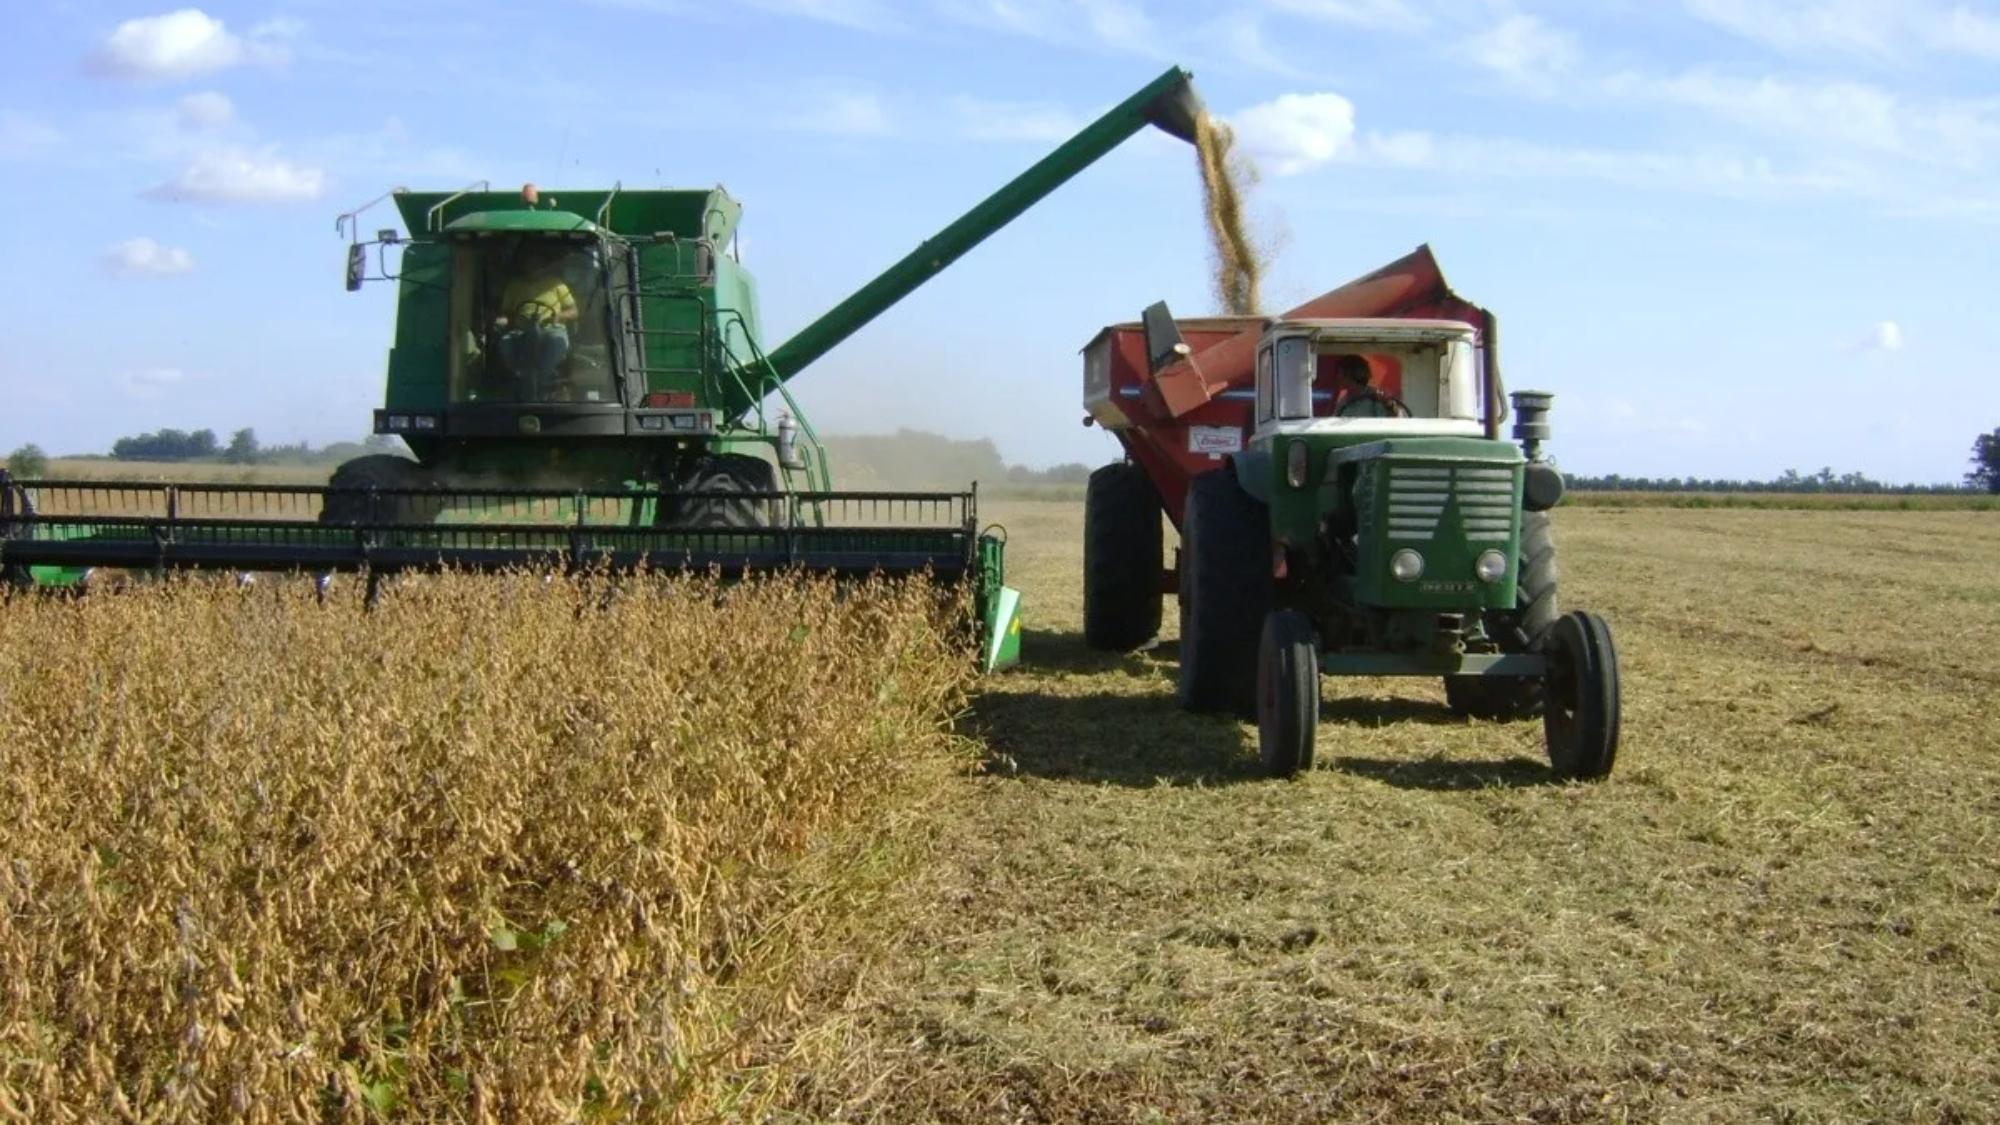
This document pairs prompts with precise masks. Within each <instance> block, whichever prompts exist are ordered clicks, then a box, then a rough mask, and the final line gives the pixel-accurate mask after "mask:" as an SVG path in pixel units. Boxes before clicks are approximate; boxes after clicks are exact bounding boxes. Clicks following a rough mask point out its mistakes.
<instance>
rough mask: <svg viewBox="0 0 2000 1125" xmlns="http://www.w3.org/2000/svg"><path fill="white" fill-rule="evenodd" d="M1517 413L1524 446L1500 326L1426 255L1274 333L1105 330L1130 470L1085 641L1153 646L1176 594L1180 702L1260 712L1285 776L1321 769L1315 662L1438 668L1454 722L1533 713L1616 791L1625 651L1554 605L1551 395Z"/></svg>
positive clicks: (1557, 757) (1561, 761)
mask: <svg viewBox="0 0 2000 1125" xmlns="http://www.w3.org/2000/svg"><path fill="white" fill-rule="evenodd" d="M1513 398H1514V413H1515V416H1516V421H1515V425H1514V430H1513V436H1514V438H1515V439H1516V440H1518V441H1519V442H1520V444H1519V445H1518V446H1517V445H1515V444H1513V443H1511V442H1508V441H1505V440H1502V438H1501V435H1500V426H1501V422H1502V419H1503V417H1504V414H1505V409H1504V407H1503V406H1502V405H1501V403H1502V389H1501V384H1500V370H1499V348H1498V335H1497V327H1496V322H1495V320H1494V317H1493V315H1492V314H1491V313H1489V312H1487V311H1486V310H1484V309H1481V308H1479V307H1478V306H1476V305H1473V304H1471V303H1469V302H1467V301H1465V300H1463V299H1462V298H1460V297H1458V296H1457V295H1456V294H1454V293H1453V292H1452V291H1451V290H1450V288H1449V287H1448V286H1447V285H1446V284H1445V282H1444V278H1443V275H1442V274H1441V273H1440V272H1439V270H1438V267H1437V262H1436V260H1435V259H1434V258H1433V257H1432V256H1431V254H1430V251H1429V249H1428V248H1420V249H1419V250H1417V251H1416V252H1415V253H1413V254H1411V255H1409V256H1408V257H1405V258H1403V259H1402V260H1400V261H1397V262H1395V263H1392V264H1391V265H1389V266H1387V267H1384V268H1383V269H1381V270H1378V271H1376V272H1375V273H1372V274H1369V275H1368V276H1366V277H1363V278H1360V279H1358V280H1356V281H1354V282H1351V283H1349V284H1347V285H1344V286H1342V287H1340V288H1338V289H1335V290H1333V291H1332V292H1330V293H1327V294H1325V295H1323V296H1321V297H1318V298H1316V299H1314V300H1312V301H1309V302H1307V303H1306V304H1304V305H1301V306H1299V307H1298V308H1296V309H1293V310H1291V311H1290V312H1287V313H1285V314H1283V315H1282V316H1279V317H1277V318H1274V319H1270V320H1263V319H1259V318H1254V317H1226V318H1209V319H1198V320H1186V321H1180V322H1176V321H1174V319H1173V318H1172V317H1171V315H1170V314H1169V313H1168V311H1167V309H1166V306H1165V305H1164V304H1160V305H1155V306H1153V307H1152V308H1150V309H1148V310H1146V312H1145V314H1144V316H1143V317H1142V318H1141V320H1140V321H1139V322H1137V323H1131V324H1121V325H1115V326H1113V327H1111V328H1107V329H1105V330H1104V331H1103V332H1102V333H1100V334H1099V335H1098V336H1097V338H1096V339H1095V340H1093V341H1092V342H1091V344H1090V346H1089V347H1087V348H1086V349H1085V350H1084V402H1085V407H1086V409H1088V410H1089V412H1090V415H1089V420H1090V421H1092V422H1095V423H1097V424H1099V425H1102V426H1103V427H1104V428H1106V429H1107V430H1109V431H1110V432H1111V433H1112V434H1113V435H1114V436H1116V437H1117V438H1118V440H1119V443H1120V444H1121V445H1123V446H1124V449H1125V453H1126V457H1127V459H1126V460H1124V461H1121V462H1118V463H1116V464H1112V465H1107V466H1105V467H1104V468H1101V469H1099V470H1097V471H1096V472H1095V473H1093V474H1092V476H1091V479H1090V485H1089V490H1088V492H1087V495H1086V509H1085V523H1084V528H1085V530H1084V535H1085V541H1084V568H1085V575H1084V621H1085V634H1086V638H1087V639H1088V641H1089V642H1090V643H1091V644H1092V645H1093V646H1095V647H1098V648H1101V649H1109V650H1129V649H1131V648H1134V647H1136V646H1138V645H1140V644H1142V643H1144V642H1145V641H1146V640H1147V639H1148V638H1150V637H1152V636H1153V635H1154V634H1155V633H1156V632H1157V631H1158V629H1159V626H1160V609H1161V599H1162V595H1163V593H1164V592H1165V591H1167V590H1169V589H1171V590H1173V591H1175V592H1176V593H1177V594H1178V601H1179V607H1180V636H1181V654H1180V669H1179V684H1178V688H1179V695H1180V701H1181V703H1182V705H1183V706H1184V707H1187V708H1188V709H1190V710H1196V711H1233V712H1236V713H1238V714H1240V715H1244V716H1246V717H1247V716H1249V715H1252V714H1254V715H1255V716H1256V718H1257V723H1258V741H1259V746H1260V751H1261V755H1262V758H1263V763H1264V766H1265V768H1266V769H1267V771H1269V772H1270V773H1272V774H1274V775H1278V776H1290V775H1291V774H1294V773H1296V772H1297V771H1299V770H1301V769H1305V768H1308V767H1310V766H1311V764H1312V759H1313V752H1314V736H1315V730H1316V727H1317V722H1318V714H1319V676H1320V674H1321V673H1322V672H1325V673H1328V674H1332V675H1366V676H1441V677H1443V679H1444V687H1445V697H1446V700H1447V701H1448V703H1449V705H1450V706H1451V708H1452V709H1453V710H1454V711H1457V712H1459V713H1462V714H1471V715H1479V716H1484V717H1492V718H1514V717H1527V716H1532V715H1541V716H1542V718H1543V724H1544V728H1545V734H1546V740H1547V745H1548V753H1549V759H1550V761H1551V763H1552V764H1553V766H1554V767H1555V772H1556V773H1557V774H1558V775H1560V776H1563V777H1570V778H1596V777H1602V776H1604V775H1605V774H1607V773H1609V772H1610V770H1611V766H1612V761H1613V758H1614V756H1615V754H1616V752H1617V747H1618V704H1619V700H1618V660H1617V653H1616V651H1615V649H1614V648H1613V645H1612V641H1611V634H1610V631H1609V629H1608V628H1607V627H1606V626H1605V624H1604V622H1603V621H1602V620H1601V619H1600V618H1598V617H1596V616H1595V615H1593V614H1589V613H1584V612H1572V613H1569V614H1566V615H1564V614H1559V613H1558V611H1557V608H1556V558H1555V541H1554V538H1553V534H1552V530H1551V527H1550V509H1551V508H1552V507H1554V506H1555V504H1556V501H1557V500H1558V499H1560V498H1561V495H1562V491H1563V481H1562V476H1561V474H1559V473H1558V472H1557V471H1556V469H1555V466H1554V465H1552V464H1550V463H1549V462H1548V461H1547V460H1545V459H1544V457H1543V453H1542V449H1543V443H1544V442H1545V441H1546V439H1547V438H1548V436H1549V427H1548V423H1547V417H1548V413H1549V405H1550V399H1551V396H1549V395H1546V394H1541V393H1537V392H1529V391H1523V392H1519V393H1517V394H1515V395H1514V396H1513ZM1162 509H1164V510H1165V513H1166V515H1167V516H1168V517H1169V518H1171V519H1172V521H1173V523H1174V524H1175V526H1177V527H1178V528H1179V529H1180V532H1181V543H1182V546H1181V548H1180V550H1179V552H1178V553H1177V556H1176V562H1175V565H1174V567H1173V568H1172V569H1171V570H1168V569H1166V567H1165V566H1164V557H1163V555H1164V552H1163V549H1162V531H1161V526H1160V516H1161V512H1162Z"/></svg>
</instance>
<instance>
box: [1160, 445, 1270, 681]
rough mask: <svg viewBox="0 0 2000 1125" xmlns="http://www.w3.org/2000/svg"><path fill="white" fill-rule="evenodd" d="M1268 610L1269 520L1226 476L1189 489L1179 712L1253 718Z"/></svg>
mask: <svg viewBox="0 0 2000 1125" xmlns="http://www.w3.org/2000/svg"><path fill="white" fill-rule="evenodd" d="M1270 604H1271V519H1270V515H1269V512H1268V510H1267V509H1266V508H1265V506H1264V505H1263V504H1261V503H1259V502H1258V501H1257V499H1256V498H1255V497H1253V496H1251V495H1250V494H1249V493H1247V492H1245V491H1243V488H1242V486H1241V485H1239V484H1237V483H1236V473H1235V472H1234V471H1233V470H1230V469H1223V470H1221V471H1219V472H1212V473H1204V474H1202V475H1201V476H1198V477H1196V478H1194V481H1193V482H1192V483H1191V484H1190V485H1189V487H1188V500H1187V512H1186V515H1185V516H1183V518H1182V520H1181V565H1180V614H1181V664H1180V676H1179V680H1178V683H1177V685H1176V686H1177V687H1178V689H1179V695H1180V704H1181V707H1182V708H1184V709H1186V710H1189V711H1226V712H1230V713H1233V714H1235V715H1237V716H1239V717H1241V718H1245V719H1248V718H1254V717H1255V716H1256V713H1257V633H1258V630H1259V629H1260V628H1262V626H1263V621H1264V614H1265V612H1266V610H1267V609H1268V608H1269V606H1270Z"/></svg>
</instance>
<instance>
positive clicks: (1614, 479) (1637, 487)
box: [1564, 468, 1973, 495]
mask: <svg viewBox="0 0 2000 1125" xmlns="http://www.w3.org/2000/svg"><path fill="white" fill-rule="evenodd" d="M1564 479H1565V482H1566V483H1567V484H1568V485H1569V487H1571V488H1573V489H1576V490H1577V491H1579V492H1826V493H1862V492H1872V493H1896V494H1905V495H1929V494H1933V493H1951V492H1964V491H1966V490H1967V489H1969V488H1971V487H1973V485H1972V483H1971V481H1970V479H1968V481H1967V483H1965V484H1962V485H1960V484H1888V483H1885V482H1883V481H1879V480H1876V479H1874V478H1873V477H1871V476H1869V475H1868V474H1866V473H1835V472H1834V471H1833V470H1832V469H1831V468H1826V469H1821V470H1820V471H1819V472H1817V473H1801V472H1799V471H1798V470H1797V469H1786V470H1785V471H1784V472H1783V473H1782V474H1780V475H1778V476H1777V477H1774V478H1772V479H1771V480H1737V479H1734V478H1726V477H1714V478H1710V477H1628V476H1622V475H1620V474H1618V473H1611V474H1609V475H1608V476H1601V477H1586V476H1570V475H1568V474H1565V476H1564Z"/></svg>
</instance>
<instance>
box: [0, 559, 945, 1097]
mask: <svg viewBox="0 0 2000 1125" xmlns="http://www.w3.org/2000/svg"><path fill="white" fill-rule="evenodd" d="M948 601H949V599H948V598H941V596H940V594H939V592H938V591H937V590H936V589H935V588H933V587H930V586H928V585H925V584H923V583H917V582H909V583H887V582H876V583H870V584H867V585H860V586H845V587H836V586H834V585H833V584H832V583H830V582H826V581H820V580H803V579H799V580H795V579H790V578H785V579H776V578H773V579H767V580H760V581H752V582H746V583H742V584H738V585H733V586H724V585H721V584H719V583H717V582H714V581H712V580H709V579H705V578H699V577H664V576H655V577H647V578H640V579H632V580H626V581H613V580H610V579H605V578H593V577H585V578H578V579H564V578H555V579H548V578H545V577H543V576H538V575H528V574H512V575H506V576H500V577H497V578H494V577H489V578H475V577H471V576H465V575H443V576H434V577H426V578H410V579H404V580H401V581H399V582H397V583H395V584H393V585H392V586H391V587H390V588H389V590H388V592H387V593H386V595H385V597H384V599H383V602H382V604H381V605H379V606H378V607H376V608H375V609H374V610H373V611H364V610H363V609H362V607H361V605H360V597H359V593H358V590H356V589H355V587H354V585H353V584H349V585H347V586H346V587H341V588H337V589H336V594H335V596H334V597H332V598H330V599H329V600H328V601H327V602H326V603H325V604H321V603H319V602H318V601H317V600H316V599H315V598H314V596H313V593H312V591H311V588H310V586H309V585H308V584H307V583H305V582H303V581H297V582H293V581H280V582H269V581H267V582H265V583H262V584H260V585H258V586H254V587H251V588H247V589H244V588H237V587H235V586H234V585H233V584H231V583H229V582H225V581H216V580H204V579H180V580H170V581H166V582H162V583H159V584H155V585H148V586H142V587H138V588H135V589H131V590H127V591H124V592H120V593H115V594H110V595H93V596H91V597H88V598H83V599H53V598H46V597H30V596H15V597H12V598H5V596H4V595H0V1120H18V1121H36V1122H43V1121H69V1120H74V1121H83V1120H90V1121H98V1120H139V1119H143V1120H149V1121H155V1120H156V1121H190V1120H218V1119H228V1120H248V1121H277V1120H299V1119H310V1120H367V1119H371V1118H380V1117H383V1116H385V1115H386V1116H395V1117H407V1118H410V1119H421V1120H434V1119H447V1120H452V1119H455V1120H470V1121H508V1120H532V1121H539V1120H572V1119H587V1120H620V1121H631V1120H639V1121H650V1120H693V1119H713V1118H716V1117H729V1116H756V1115H758V1114H759V1113H760V1112H762V1104H761V1102H760V1100H759V1099H760V1097H762V1096H764V1095H763V1094H762V1093H761V1091H764V1090H766V1089H767V1088H768V1087H770V1086H771V1085H772V1083H771V1082H769V1081H759V1080H758V1077H757V1076H758V1074H759V1073H760V1071H759V1070H758V1069H757V1068H756V1067H753V1066H751V1065H750V1064H751V1063H752V1062H753V1061H754V1062H760V1063H768V1062H769V1060H771V1059H773V1058H779V1059H782V1058H783V1057H784V1049H783V1046H782V1043H781V1042H774V1040H775V1039H777V1038H779V1037H780V1033H781V1032H782V1031H783V1030H784V1028H785V1026H786V1025H787V1024H788V1022H790V1023H796V1016H795V1015H793V1014H791V1013H794V1012H795V1011H796V1009H797V999H798V995H799V992H800V990H801V989H804V988H811V987H814V984H813V981H814V974H815V973H817V972H820V971H822V967H823V966H824V965H825V964H826V963H828V961H829V960H837V959H838V958H839V957H840V956H843V955H847V954H848V953H849V952H851V950H850V949H849V943H851V942H852V941H853V934H854V932H855V929H856V919H857V918H866V917H867V916H869V915H870V914H872V913H874V912H875V910H876V908H877V906H878V905H879V902H880V900H881V898H882V896H883V895H885V894H887V893H889V892H890V891H891V890H892V886H893V881H894V879H895V877H896V872H897V870H898V868H897V863H898V862H899V861H898V856H903V857H904V858H905V859H906V858H907V853H908V851H909V849H907V848H901V849H900V850H899V835H898V834H899V833H904V834H906V835H907V834H913V833H912V832H911V829H910V826H911V825H912V824H918V823H921V821H922V818H921V817H920V816H915V815H913V810H915V809H918V808H920V807H921V806H922V804H923V802H924V798H925V796H926V794H927V793H928V792H930V791H932V790H934V789H935V787H936V786H937V785H939V784H940V783H941V782H942V781H943V780H944V779H945V778H947V777H949V776H950V774H951V773H952V771H954V770H956V769H959V768H962V766H963V764H964V761H963V752H962V746H963V743H962V742H961V741H960V740H959V739H957V738H956V736H954V734H953V733H952V730H951V725H950V724H951V718H952V716H953V715H954V714H955V713H956V711H957V710H958V709H959V707H960V706H961V704H962V701H963V698H964V691H965V688H966V685H967V681H968V677H969V672H970V668H971V660H970V657H969V656H968V655H967V653H968V652H969V646H967V645H965V644H964V643H963V642H964V638H963V637H962V636H959V635H957V634H958V632H959V630H960V628H961V626H959V625H957V624H954V622H956V621H958V620H960V618H959V617H958V616H957V615H955V614H954V613H952V612H951V607H950V606H948V605H946V604H945V603H947V602H948ZM941 607H942V609H941Z"/></svg>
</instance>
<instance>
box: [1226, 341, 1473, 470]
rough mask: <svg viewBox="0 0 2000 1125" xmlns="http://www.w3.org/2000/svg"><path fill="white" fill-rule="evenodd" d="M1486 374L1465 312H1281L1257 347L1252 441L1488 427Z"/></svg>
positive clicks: (1457, 433) (1466, 432) (1453, 433)
mask: <svg viewBox="0 0 2000 1125" xmlns="http://www.w3.org/2000/svg"><path fill="white" fill-rule="evenodd" d="M1479 380H1480V364H1479V359H1478V351H1477V336H1476V334H1475V332H1474V330H1473V328H1472V326H1471V325H1469V324H1464V323H1462V322H1459V321H1454V320H1394V319H1357V320H1294V321H1274V322H1272V323H1271V324H1270V325H1268V326H1267V327H1266V328H1265V331H1264V334H1263V338H1262V340H1261V341H1260V342H1259V344H1258V349H1257V375H1256V408H1255V411H1254V413H1253V415H1252V425H1253V433H1252V438H1251V444H1252V447H1253V448H1258V447H1261V448H1265V449H1268V448H1269V446H1270V444H1271V442H1272V441H1273V440H1274V439H1276V438H1277V437H1279V436H1280V435H1304V434H1316V435H1324V436H1326V437H1327V438H1331V439H1335V440H1340V439H1351V440H1361V439H1364V438H1367V439H1373V438H1391V437H1474V438H1476V437H1480V436H1482V435H1483V434H1484V432H1485V430H1484V426H1483V423H1482V420H1481V418H1480V404H1481V402H1482V401H1483V399H1484V396H1483V395H1482V394H1481V387H1480V383H1479Z"/></svg>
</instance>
